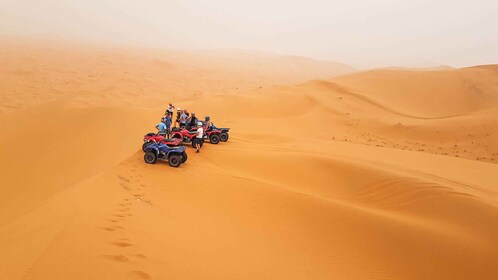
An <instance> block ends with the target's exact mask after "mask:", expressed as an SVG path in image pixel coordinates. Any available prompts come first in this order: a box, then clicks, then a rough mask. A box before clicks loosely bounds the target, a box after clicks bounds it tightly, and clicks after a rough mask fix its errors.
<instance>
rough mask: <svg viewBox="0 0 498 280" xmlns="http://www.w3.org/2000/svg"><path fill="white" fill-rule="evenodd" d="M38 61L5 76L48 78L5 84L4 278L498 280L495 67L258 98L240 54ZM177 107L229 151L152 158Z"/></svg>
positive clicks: (0, 242) (360, 80)
mask: <svg viewBox="0 0 498 280" xmlns="http://www.w3.org/2000/svg"><path fill="white" fill-rule="evenodd" d="M30 48H33V47H32V46H31V47H30ZM45 51H46V50H44V51H41V50H40V52H45ZM20 52H21V51H20ZM11 54H16V52H14V53H11ZM38 54H39V53H38ZM38 54H36V52H35V55H33V58H32V59H33V61H37V62H33V63H32V64H27V61H29V59H31V55H25V54H23V55H22V56H17V55H11V56H9V58H8V61H9V62H8V63H6V62H5V60H3V61H2V62H3V64H2V66H1V67H2V69H7V68H8V69H13V68H16V69H17V68H18V69H25V71H28V72H29V71H32V72H30V73H29V74H26V75H28V76H27V77H29V78H26V76H23V75H25V74H21V73H19V74H12V73H10V74H8V85H9V86H8V88H3V89H2V91H3V92H2V93H5V92H10V93H12V94H10V95H2V96H3V97H2V98H5V99H3V100H8V102H7V101H6V103H4V102H3V101H2V103H1V104H2V108H4V113H3V114H2V115H0V127H1V130H0V154H1V155H2V157H1V159H0V168H1V170H2V177H1V181H0V264H2V265H0V278H1V279H37V280H38V279H41V280H43V279H47V280H48V279H50V280H57V279H334V278H335V279H495V278H498V269H497V268H496V262H497V261H498V250H497V249H498V248H497V245H496V244H498V242H497V241H498V240H497V237H496V236H498V223H496V222H495V221H498V208H497V206H498V165H497V164H495V162H496V160H498V157H497V153H498V150H497V143H498V141H497V140H498V139H497V134H496V132H495V131H497V129H498V120H497V91H496V88H497V81H498V73H497V72H496V71H494V70H493V69H494V68H495V67H494V66H483V67H473V68H465V69H458V70H441V71H418V70H417V71H408V70H389V71H387V70H379V71H369V72H362V73H356V74H351V75H348V76H342V77H337V78H332V77H331V78H328V79H323V77H322V76H320V75H317V76H315V77H312V78H310V79H314V81H309V82H305V83H300V84H296V85H282V83H279V84H280V85H278V86H269V85H270V83H272V81H270V80H266V83H267V86H264V87H262V88H259V86H254V85H257V84H259V83H260V82H261V81H262V80H261V76H260V73H261V72H257V71H255V72H251V71H250V68H251V67H254V68H255V69H258V68H260V64H259V62H258V63H257V64H254V65H253V64H250V63H248V64H245V66H244V67H248V68H246V69H244V70H243V71H242V72H244V73H246V76H240V75H242V74H240V73H242V72H238V73H237V74H234V73H235V72H232V71H230V70H229V69H228V68H226V67H231V66H230V61H231V60H232V59H236V57H237V55H239V54H237V52H232V53H231V54H230V55H229V57H230V58H226V59H227V61H226V65H225V66H223V65H222V66H220V65H219V64H217V63H215V61H216V59H218V58H216V59H214V60H211V59H212V58H209V59H208V58H206V60H205V61H202V62H199V64H200V65H204V66H203V67H205V68H204V69H217V70H216V71H219V72H217V73H216V71H215V70H213V71H214V72H212V73H211V72H209V71H207V73H208V74H207V75H213V76H209V77H204V76H202V75H201V74H200V73H201V72H198V71H197V70H195V71H193V70H191V69H189V68H190V67H191V65H189V66H185V65H188V63H187V62H181V60H182V59H184V57H183V56H181V55H178V57H177V58H174V57H175V55H172V54H170V55H172V57H171V59H169V60H167V61H169V62H168V63H164V62H158V61H155V60H148V58H149V57H155V56H156V54H155V53H153V54H143V55H144V56H143V57H141V55H140V52H134V53H133V54H125V53H122V52H120V51H117V52H116V53H114V52H112V51H110V52H109V53H107V54H105V55H103V56H102V57H101V59H97V60H96V59H95V58H96V56H95V55H96V54H95V53H93V54H88V53H86V52H85V51H82V50H81V49H80V48H77V49H72V50H71V49H67V50H65V54H64V55H62V53H61V52H59V51H56V52H55V54H57V55H61V56H62V57H63V59H60V60H57V61H55V62H54V63H49V61H48V60H45V58H44V59H42V57H53V56H46V55H47V53H44V54H43V55H40V56H38ZM236 54H237V55H236ZM57 55H55V56H57ZM203 55H205V54H203ZM218 55H219V54H217V53H216V54H215V56H218ZM144 57H147V59H146V58H144ZM240 57H241V58H240V60H241V61H245V60H246V58H245V57H244V55H243V54H240ZM265 57H266V56H265V55H262V56H261V57H260V58H258V59H261V61H262V62H261V63H263V64H264V63H266V62H265V61H266V58H265ZM76 58H77V59H76ZM73 59H74V60H73ZM175 59H176V60H175ZM268 59H269V60H272V59H273V58H271V57H270V58H268ZM279 59H283V58H279ZM289 59H290V61H292V60H294V59H295V58H289ZM100 60H102V61H104V62H102V63H100V62H98V61H100ZM174 60H175V62H171V61H174ZM11 62H16V63H15V64H18V65H16V66H15V67H14V66H13V65H11V64H10V63H11ZM272 63H273V62H272ZM288 63H290V64H292V63H294V62H288ZM155 64H159V65H162V66H161V67H164V68H161V67H159V68H154V67H153V66H151V65H155ZM211 64H213V65H211ZM6 65H8V67H7V68H5V67H6ZM110 65H112V66H110ZM210 65H211V66H210ZM249 65H253V66H251V67H249ZM54 67H55V68H54ZM169 67H173V68H175V69H177V67H184V68H182V69H188V70H182V71H177V70H174V71H173V70H171V72H168V71H169V70H164V71H163V70H159V69H169ZM209 67H212V68H209ZM244 67H241V68H244ZM121 68H122V69H121ZM40 69H41V70H40ZM118 69H120V70H118ZM125 69H126V70H125ZM273 69H283V68H279V67H276V68H273ZM120 71H126V72H129V73H133V75H130V76H127V74H126V75H125V74H124V73H121V72H120ZM133 71H136V72H133ZM225 71H226V73H225ZM265 71H267V70H265ZM268 71H270V70H268ZM277 72H278V71H277ZM291 72H292V71H291ZM88 73H92V74H91V75H95V76H94V77H88V75H90V74H88ZM144 73H146V75H145V74H144ZM166 73H169V74H166ZM213 73H216V74H213ZM251 73H252V74H251ZM135 74H136V75H135ZM198 75H200V76H198ZM292 75H294V74H292ZM277 76H278V75H277V74H276V76H274V77H277ZM172 77H174V78H172ZM213 77H215V78H213ZM224 77H226V78H224ZM236 77H238V79H239V80H238V81H237V79H235V78H236ZM177 78H178V79H177ZM180 78H182V79H183V80H182V79H180ZM317 79H318V80H317ZM278 80H279V81H280V82H282V81H287V82H288V81H289V80H285V79H280V78H278ZM206 81H209V82H206ZM239 82H240V87H238V89H237V88H236V86H234V85H236V84H238V83H239ZM283 83H284V84H285V83H286V82H283ZM244 85H245V86H244ZM253 86H254V87H253ZM32 87H34V88H32ZM109 87H112V89H111V90H108V91H106V90H104V89H106V88H109ZM30 88H31V89H30ZM201 88H202V89H204V90H203V91H202V94H196V92H197V90H199V89H201ZM25 89H26V90H25ZM17 90H19V92H17ZM26 94H27V95H26ZM30 94H33V95H32V98H29V97H30ZM16 98H18V99H16ZM170 101H171V102H173V103H174V104H175V105H177V106H180V107H182V108H188V109H189V110H190V111H191V112H196V113H197V114H198V115H199V116H201V117H202V116H204V115H209V116H211V118H212V120H213V122H214V123H215V124H216V125H217V126H220V127H225V126H226V127H231V131H230V135H231V136H230V140H229V141H228V142H226V143H220V144H217V145H213V144H210V143H206V144H205V145H204V147H203V149H202V150H201V152H200V153H199V154H196V153H194V152H193V149H192V148H191V147H188V150H187V152H188V155H189V159H188V161H187V162H186V163H185V164H183V165H182V166H181V167H179V168H171V167H169V166H168V164H167V163H166V162H158V163H157V164H155V165H147V164H145V163H144V162H143V152H142V151H141V149H140V148H141V140H142V138H141V137H142V136H143V134H144V133H146V132H149V131H154V125H155V124H156V123H157V122H158V121H159V118H160V116H161V115H162V114H163V112H164V109H165V106H166V105H167V103H168V102H170ZM13 104H16V105H15V106H13Z"/></svg>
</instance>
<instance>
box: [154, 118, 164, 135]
mask: <svg viewBox="0 0 498 280" xmlns="http://www.w3.org/2000/svg"><path fill="white" fill-rule="evenodd" d="M156 129H157V130H159V132H158V133H157V134H160V135H164V132H165V130H166V124H165V123H164V121H163V119H161V122H160V123H158V124H157V125H156Z"/></svg>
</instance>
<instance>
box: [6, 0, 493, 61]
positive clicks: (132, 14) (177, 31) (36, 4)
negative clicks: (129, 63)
mask: <svg viewBox="0 0 498 280" xmlns="http://www.w3.org/2000/svg"><path fill="white" fill-rule="evenodd" d="M0 34H2V35H22V36H26V35H27V36H35V37H42V38H43V37H57V38H59V37H63V38H66V37H67V38H71V39H78V40H79V39H83V40H91V41H96V42H99V41H107V42H119V43H125V44H130V45H135V46H136V45H143V46H156V47H168V48H177V49H212V48H243V49H255V50H262V51H270V52H276V53H279V54H295V55H303V56H309V57H313V58H318V59H327V60H335V61H340V62H344V63H347V64H350V65H352V66H355V67H360V68H364V67H381V66H392V65H408V66H425V65H434V64H449V65H453V66H466V65H473V64H486V63H498V0H473V1H468V0H410V1H402V0H342V1H336V0H306V1H302V0H285V1H284V0H250V1H236V0H183V1H180V0H178V1H176V0H162V1H160V0H140V1H139V0H136V1H133V0H114V1H111V0H80V1H76V0H60V1H57V0H10V1H6V0H0Z"/></svg>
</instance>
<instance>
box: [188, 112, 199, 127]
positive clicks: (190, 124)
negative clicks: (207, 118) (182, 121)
mask: <svg viewBox="0 0 498 280" xmlns="http://www.w3.org/2000/svg"><path fill="white" fill-rule="evenodd" d="M197 122H198V120H197V117H196V116H195V113H192V116H190V118H189V119H188V121H187V128H188V129H192V128H195V126H196V125H197Z"/></svg>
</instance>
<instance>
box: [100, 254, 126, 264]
mask: <svg viewBox="0 0 498 280" xmlns="http://www.w3.org/2000/svg"><path fill="white" fill-rule="evenodd" d="M102 257H103V258H104V259H107V260H111V261H115V262H122V263H126V262H130V259H129V258H128V257H126V256H123V255H102Z"/></svg>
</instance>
